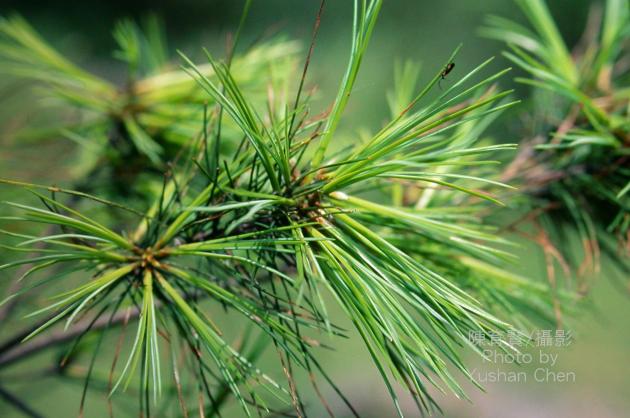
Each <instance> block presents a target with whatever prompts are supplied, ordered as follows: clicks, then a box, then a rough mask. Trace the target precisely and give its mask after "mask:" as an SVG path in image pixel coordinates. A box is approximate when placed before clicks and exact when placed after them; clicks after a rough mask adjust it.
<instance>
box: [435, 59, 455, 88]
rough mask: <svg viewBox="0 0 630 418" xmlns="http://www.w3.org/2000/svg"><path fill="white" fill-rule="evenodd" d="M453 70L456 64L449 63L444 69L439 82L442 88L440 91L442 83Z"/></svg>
mask: <svg viewBox="0 0 630 418" xmlns="http://www.w3.org/2000/svg"><path fill="white" fill-rule="evenodd" d="M453 68H455V63H454V62H449V63H448V64H446V67H444V69H443V70H442V72H441V73H440V80H439V81H438V87H440V89H442V86H441V85H440V82H441V81H442V80H444V79H445V78H446V76H447V75H448V74H449V73H450V72H451V71H453Z"/></svg>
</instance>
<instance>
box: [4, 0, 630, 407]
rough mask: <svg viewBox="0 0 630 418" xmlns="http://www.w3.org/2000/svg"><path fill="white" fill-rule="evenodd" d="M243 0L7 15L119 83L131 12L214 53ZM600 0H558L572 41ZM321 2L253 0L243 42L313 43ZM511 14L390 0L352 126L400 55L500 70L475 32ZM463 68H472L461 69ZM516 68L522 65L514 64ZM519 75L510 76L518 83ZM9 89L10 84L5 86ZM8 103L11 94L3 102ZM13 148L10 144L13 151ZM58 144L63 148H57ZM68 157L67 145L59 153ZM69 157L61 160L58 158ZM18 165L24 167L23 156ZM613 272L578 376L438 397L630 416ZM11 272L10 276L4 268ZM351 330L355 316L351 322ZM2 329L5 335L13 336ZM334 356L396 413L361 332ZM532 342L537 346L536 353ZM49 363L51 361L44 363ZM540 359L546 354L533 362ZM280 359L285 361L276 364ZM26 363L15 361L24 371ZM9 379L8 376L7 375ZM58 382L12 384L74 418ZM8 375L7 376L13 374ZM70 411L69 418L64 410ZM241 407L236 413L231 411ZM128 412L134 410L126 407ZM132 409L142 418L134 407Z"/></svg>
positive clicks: (509, 124)
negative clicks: (120, 48)
mask: <svg viewBox="0 0 630 418" xmlns="http://www.w3.org/2000/svg"><path fill="white" fill-rule="evenodd" d="M242 3H243V2H242V1H230V0H222V1H193V0H180V1H166V0H152V1H121V0H112V1H101V2H94V1H76V0H72V1H64V2H54V1H26V0H10V1H6V0H4V1H0V14H2V15H7V14H10V13H12V12H17V13H19V14H21V15H23V16H24V17H25V18H27V20H28V21H29V22H30V23H31V24H32V25H33V26H34V27H36V28H37V29H38V30H39V31H40V32H41V33H42V34H43V35H44V37H45V38H46V39H48V40H49V42H50V43H51V44H53V45H54V46H56V47H57V48H58V49H60V50H61V51H63V52H64V53H66V54H68V55H69V56H70V57H72V58H73V59H74V60H75V62H77V63H80V64H81V65H82V66H83V67H85V68H88V69H90V70H92V71H95V72H96V73H98V74H101V75H103V76H105V77H107V78H109V79H113V80H118V81H121V82H122V80H124V68H123V65H122V64H118V63H116V61H115V60H114V59H113V58H112V57H111V51H112V49H113V48H114V41H113V40H112V38H111V36H110V32H111V28H112V27H113V24H114V22H115V21H116V20H117V19H119V18H122V17H132V18H142V17H143V16H146V15H147V14H148V13H155V14H157V15H158V16H160V17H161V18H162V19H163V21H164V23H165V26H166V31H167V34H168V39H169V47H170V49H171V50H172V51H174V50H175V49H182V50H184V51H187V52H188V53H190V54H192V55H197V56H199V55H200V54H199V51H200V47H202V46H208V47H210V48H212V49H213V50H215V51H218V52H220V51H222V50H224V45H225V39H226V36H227V34H228V33H230V32H232V31H234V30H235V29H236V27H237V24H238V20H239V18H240V14H241V9H242ZM592 3H593V2H589V1H584V0H553V1H549V6H550V8H551V11H552V13H553V15H554V17H555V18H556V21H557V22H558V24H559V26H560V29H561V31H562V33H563V36H564V37H565V39H566V40H567V42H568V43H569V44H570V45H572V44H574V43H575V42H576V41H577V40H578V39H579V36H580V35H581V31H582V29H583V27H584V24H585V21H586V17H587V14H588V11H589V8H590V7H591V6H592V5H593V4H592ZM318 7H319V1H317V0H302V1H296V0H264V1H263V0H254V3H253V7H252V10H251V12H250V15H249V17H248V22H247V25H246V26H245V32H244V42H243V43H244V44H246V43H248V41H252V40H254V39H257V38H258V37H260V36H262V35H264V34H265V33H269V32H270V31H273V32H278V33H281V34H284V35H285V36H287V37H290V38H297V39H300V40H302V42H303V44H304V45H305V47H306V46H307V45H308V42H309V38H310V34H311V29H312V25H313V21H314V18H315V14H316V12H317V9H318ZM351 13H352V2H351V1H349V0H348V1H342V0H329V1H328V2H327V5H326V9H325V12H324V15H323V20H322V26H321V29H320V36H319V38H318V40H317V45H316V49H315V53H314V56H313V60H312V66H311V72H310V75H309V78H308V81H307V82H308V83H309V84H310V85H318V86H319V93H318V95H317V98H318V104H319V106H320V107H321V108H322V109H323V108H325V107H326V105H327V104H328V103H329V102H330V100H331V99H332V96H331V94H332V92H333V91H334V89H335V87H336V85H337V83H338V82H339V81H340V79H341V75H342V72H343V68H344V65H345V62H346V56H347V51H348V49H349V42H350V39H349V35H350V27H349V25H350V24H351ZM488 14H496V15H501V16H503V17H507V18H511V19H514V20H517V21H522V20H523V18H522V16H521V15H520V14H519V10H518V9H517V8H516V7H515V5H514V4H513V2H512V1H509V0H485V1H482V2H472V1H462V0H459V1H456V0H443V1H440V2H430V1H423V0H408V1H403V0H390V1H386V2H385V4H384V6H383V10H382V12H381V16H380V18H379V22H378V25H377V27H376V30H375V33H374V35H373V38H372V42H371V45H370V49H369V51H368V53H367V56H366V60H365V62H364V66H363V68H362V71H361V73H360V78H359V80H358V82H357V84H356V88H355V91H354V93H355V94H354V96H353V99H352V100H351V102H350V105H349V107H348V109H347V114H348V118H347V119H345V122H344V123H345V125H344V126H343V128H345V129H347V130H350V129H352V130H357V129H359V128H366V129H375V128H376V127H378V126H379V125H380V124H381V123H382V121H383V120H385V118H386V117H387V103H386V100H385V93H386V91H387V89H388V88H389V87H390V86H391V81H392V73H393V63H394V61H396V60H405V59H413V60H415V61H419V62H421V63H422V68H423V71H422V74H424V75H425V76H426V77H425V78H424V79H425V80H426V79H427V78H428V77H429V74H433V73H434V72H435V71H437V70H438V69H439V68H440V66H441V65H442V64H441V63H442V62H443V61H444V60H445V59H446V58H447V56H448V55H449V54H450V52H451V51H452V49H453V48H455V47H456V46H457V45H458V44H459V43H460V42H463V43H464V49H463V50H462V52H461V54H460V55H459V56H458V58H457V60H456V68H455V70H454V71H456V72H457V71H458V70H459V69H463V68H467V67H468V68H470V67H472V66H474V65H476V64H478V63H479V62H481V61H482V60H484V59H486V58H487V57H489V56H494V55H496V56H498V59H497V60H496V61H495V62H494V63H493V65H494V67H495V68H499V67H504V66H506V65H507V62H506V61H505V60H503V59H502V58H501V57H500V51H501V49H502V45H500V44H498V43H496V42H493V41H489V40H486V39H482V38H480V37H479V36H478V35H477V29H478V28H479V26H481V25H482V23H483V19H484V16H486V15H488ZM461 71H462V72H463V70H461ZM515 73H516V72H515ZM515 75H516V74H512V75H510V76H509V77H508V78H506V79H504V80H503V81H502V82H503V83H504V84H506V85H510V84H512V82H511V78H512V77H513V76H515ZM515 88H516V89H517V91H516V94H517V95H518V96H520V97H522V98H526V97H527V94H528V90H527V89H524V88H522V87H519V86H515ZM2 91H3V92H4V93H2V92H0V94H7V92H6V90H2ZM2 102H3V103H5V104H4V106H6V101H5V100H3V101H2ZM524 111H526V105H524V106H522V107H520V108H517V109H515V110H513V111H512V112H511V113H509V114H506V115H504V117H503V118H502V122H499V124H498V126H497V127H495V131H494V132H495V135H497V140H498V141H501V142H515V141H518V140H519V138H518V136H516V135H517V132H518V128H519V125H518V122H517V121H519V120H520V119H521V114H522V113H523V112H524ZM0 114H2V115H3V117H2V118H0V122H1V123H3V124H4V125H5V126H0V132H2V133H3V136H4V133H6V132H7V129H8V128H7V126H6V123H8V122H7V121H9V120H10V118H8V117H5V115H7V114H10V109H6V108H5V109H2V111H1V112H0ZM10 145H11V144H9V143H7V142H6V141H5V138H4V137H3V138H2V139H0V146H2V148H0V175H1V176H2V177H10V178H15V179H22V178H23V176H24V175H28V176H29V178H30V179H31V180H34V181H40V182H44V183H47V184H51V183H54V182H55V181H56V180H58V179H62V178H63V172H62V170H55V168H56V167H60V165H56V163H57V162H58V161H57V159H56V158H52V159H51V158H43V156H46V155H49V154H48V151H47V150H46V149H42V148H41V147H37V148H35V147H34V148H32V149H28V147H27V148H26V149H24V148H20V150H19V151H15V150H13V149H12V147H11V146H10ZM9 150H10V151H9ZM50 151H51V152H52V151H53V150H50ZM54 152H55V154H57V155H58V153H59V150H58V149H57V150H54ZM59 158H62V157H59ZM18 161H19V164H17V162H18ZM521 255H522V259H523V260H525V262H524V263H523V264H524V266H523V267H522V268H521V271H522V272H526V273H527V274H528V275H530V276H534V277H538V278H539V279H541V280H544V277H545V276H544V265H543V263H542V260H541V257H540V254H539V251H537V249H536V248H535V247H533V246H531V245H530V246H527V245H525V244H524V248H523V249H522V254H521ZM608 274H612V273H610V272H608V271H607V266H606V265H604V266H603V274H602V277H599V278H598V279H597V281H596V282H595V283H594V286H593V291H592V294H591V295H590V296H589V297H590V298H591V299H592V301H593V303H592V307H591V308H589V309H588V310H587V311H584V312H582V313H581V314H579V315H578V316H577V317H576V318H575V319H574V320H573V321H572V322H570V323H569V324H568V325H566V328H567V329H569V330H571V332H572V333H573V335H574V341H573V342H572V344H571V345H570V346H569V347H565V348H562V349H558V350H555V351H554V350H548V351H550V352H557V354H558V363H557V364H556V365H555V366H554V369H555V370H564V371H572V372H575V375H576V381H575V382H573V383H558V382H556V383H553V382H544V383H538V382H532V381H531V380H533V379H531V377H532V376H533V375H532V372H533V370H534V369H535V368H537V367H539V366H538V365H537V364H533V365H530V366H524V367H522V368H521V369H522V370H524V371H526V372H527V374H528V377H529V378H530V379H528V382H527V383H507V384H506V383H488V384H486V385H485V386H486V393H482V392H480V391H479V390H477V389H475V388H473V387H469V393H470V396H471V402H469V401H466V400H458V399H455V398H453V397H452V396H448V395H447V396H442V395H439V394H437V395H436V396H437V399H438V400H441V404H442V406H443V409H444V416H447V417H541V418H542V417H580V418H581V417H584V418H586V417H589V418H590V417H601V418H607V417H624V416H630V415H629V414H628V412H627V411H628V410H630V396H629V395H630V352H629V350H628V348H629V347H630V327H628V326H627V321H628V319H627V318H630V300H629V299H628V297H627V290H628V289H620V288H618V287H615V286H614V284H613V282H612V281H611V280H607V278H606V277H605V276H607V275H608ZM3 277H6V275H5V276H3ZM342 325H346V326H348V324H343V323H342ZM3 337H4V336H3ZM334 345H335V347H336V348H337V349H336V351H334V352H332V351H331V352H323V353H322V363H323V364H324V366H325V367H326V368H327V369H328V370H329V372H330V374H331V375H332V376H333V379H334V380H336V381H337V382H338V383H339V386H340V387H341V388H342V389H343V390H344V392H345V393H346V394H347V396H348V397H349V398H350V400H351V401H352V402H353V403H354V404H355V406H356V408H357V410H358V411H359V412H360V413H361V414H362V416H363V415H364V416H366V417H389V416H393V414H394V411H393V408H392V405H391V402H390V400H389V398H388V395H387V394H386V391H385V388H384V386H383V384H382V382H381V379H380V377H379V376H378V373H377V371H376V370H375V369H374V368H373V367H372V366H371V362H370V360H369V358H368V355H367V352H366V351H365V350H364V349H363V348H362V346H361V344H360V342H359V341H358V339H356V338H353V339H351V340H349V341H336V343H335V344H334ZM537 351H538V350H537V349H532V353H534V354H535V353H537ZM41 361H43V360H41ZM469 361H470V363H469V364H470V365H471V368H473V369H474V368H478V369H482V368H488V367H489V368H491V369H492V368H493V367H494V369H496V366H497V365H495V366H492V365H490V366H489V365H488V364H487V363H486V364H483V362H482V361H481V360H480V359H478V358H470V359H469ZM534 363H536V362H534ZM274 364H275V363H274ZM19 367H22V366H20V365H18V366H17V368H14V369H13V373H14V374H19V371H20V370H19ZM498 367H499V368H501V370H506V371H507V370H519V369H518V368H517V367H513V366H503V365H498ZM7 375H8V374H7ZM52 382H54V381H45V380H42V381H25V382H14V383H12V382H9V383H10V384H12V386H11V387H12V388H14V389H15V391H16V392H20V393H22V394H24V393H28V394H30V396H32V397H33V398H34V399H33V405H34V406H35V407H36V408H37V409H39V410H41V411H47V412H48V413H50V414H51V415H50V416H54V417H57V416H64V417H65V416H75V415H76V411H77V407H76V405H77V403H76V398H77V397H78V396H79V393H80V388H81V386H80V384H77V385H75V386H73V385H68V386H64V385H57V386H51V385H50V383H52ZM3 383H4V382H3ZM324 393H325V394H329V395H330V397H329V398H330V403H331V405H332V406H333V407H334V408H335V409H336V411H339V412H338V416H344V414H345V412H344V411H345V410H344V408H343V405H342V403H341V402H340V401H339V400H338V399H337V398H336V397H335V396H334V395H333V394H332V391H331V390H328V389H326V390H325V392H324ZM403 399H405V401H404V408H405V409H407V410H408V411H409V414H410V415H409V416H414V414H415V410H414V407H413V405H412V404H411V400H410V399H407V398H404V397H403ZM98 402H102V400H101V401H95V404H94V405H93V407H92V408H89V409H88V411H89V412H88V414H87V416H88V417H101V416H106V412H105V410H103V413H102V414H99V413H98V412H97V411H98V410H99V408H97V405H96V403H98ZM309 404H312V411H313V416H315V417H317V416H325V415H324V414H325V411H324V410H323V408H321V407H320V406H319V405H318V401H317V399H316V398H315V396H313V398H312V399H311V401H310V402H309ZM66 414H67V415H66ZM231 414H234V415H231ZM17 416H19V415H16V413H15V411H14V410H12V409H11V408H9V406H8V405H7V404H5V403H3V402H2V401H0V417H7V418H10V417H17ZM119 416H126V415H125V412H122V413H121V414H120V415H119ZM129 416H132V415H129ZM224 416H226V417H232V416H237V412H236V409H229V410H227V411H226V413H225V414H224Z"/></svg>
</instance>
